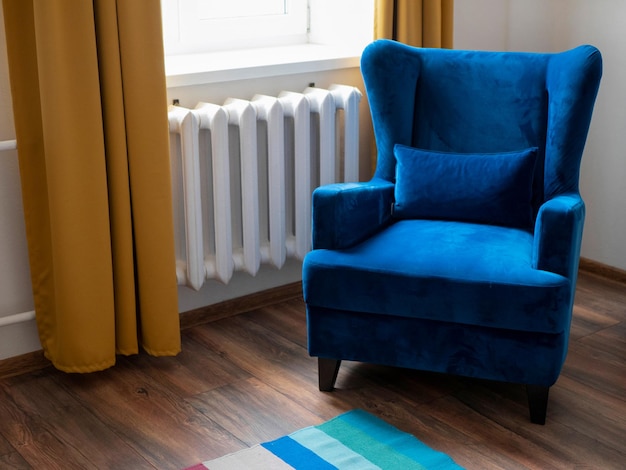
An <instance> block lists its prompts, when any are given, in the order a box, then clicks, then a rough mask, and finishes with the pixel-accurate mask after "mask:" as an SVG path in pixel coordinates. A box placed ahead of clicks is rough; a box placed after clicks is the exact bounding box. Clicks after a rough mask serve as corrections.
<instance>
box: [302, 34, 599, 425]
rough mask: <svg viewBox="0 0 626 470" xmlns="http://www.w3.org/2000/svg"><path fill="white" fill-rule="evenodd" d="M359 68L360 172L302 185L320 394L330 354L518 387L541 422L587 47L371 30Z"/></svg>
mask: <svg viewBox="0 0 626 470" xmlns="http://www.w3.org/2000/svg"><path fill="white" fill-rule="evenodd" d="M361 65H362V74H363V77H364V81H365V87H366V91H367V96H368V99H369V103H370V109H371V114H372V120H373V125H374V133H375V137H376V143H377V149H378V159H377V168H376V172H375V175H374V177H373V178H372V179H371V180H370V181H369V182H363V183H353V184H335V185H328V186H323V187H320V188H318V189H317V190H316V191H315V192H314V195H313V250H312V251H311V252H310V253H309V254H308V255H307V256H306V258H305V260H304V264H303V293H304V299H305V303H306V310H307V329H308V348H309V354H310V355H312V356H316V357H318V367H319V388H320V390H325V391H330V390H332V389H333V388H334V384H335V381H336V377H337V373H338V370H339V366H340V364H341V360H351V361H359V362H368V363H377V364H383V365H392V366H399V367H406V368H413V369H419V370H427V371H435V372H441V373H448V374H456V375H461V376H467V377H476V378H481V379H488V380H497V381H505V382H511V383H519V384H524V385H526V390H527V395H528V402H529V410H530V419H531V421H532V422H534V423H540V424H543V423H545V417H546V408H547V401H548V392H549V388H550V386H552V385H553V384H554V383H555V382H556V380H557V378H558V376H559V374H560V371H561V367H562V365H563V362H564V361H565V356H566V353H567V347H568V338H569V329H570V321H571V318H572V308H573V302H574V292H575V287H576V277H577V270H578V261H579V255H580V245H581V238H582V231H583V221H584V216H585V205H584V203H583V200H582V199H581V196H580V194H579V189H578V182H579V170H580V160H581V156H582V153H583V148H584V144H585V140H586V136H587V131H588V128H589V123H590V120H591V115H592V109H593V105H594V102H595V98H596V95H597V92H598V87H599V83H600V77H601V74H602V59H601V55H600V53H599V51H598V50H597V49H596V48H594V47H592V46H581V47H578V48H576V49H573V50H570V51H566V52H562V53H556V54H538V53H513V52H475V51H457V50H441V49H420V48H413V47H409V46H406V45H403V44H400V43H397V42H393V41H388V40H379V41H375V42H374V43H372V44H371V45H370V46H368V47H367V48H366V50H365V52H364V54H363V57H362V63H361Z"/></svg>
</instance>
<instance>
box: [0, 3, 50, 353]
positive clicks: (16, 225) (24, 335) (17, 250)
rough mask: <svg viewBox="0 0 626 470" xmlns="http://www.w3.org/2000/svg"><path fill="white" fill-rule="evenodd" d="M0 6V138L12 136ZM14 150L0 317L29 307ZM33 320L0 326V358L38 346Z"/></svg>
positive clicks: (1, 238)
mask: <svg viewBox="0 0 626 470" xmlns="http://www.w3.org/2000/svg"><path fill="white" fill-rule="evenodd" d="M12 113H13V112H12V106H11V91H10V87H9V77H8V70H7V59H6V48H5V36H4V19H3V17H2V8H1V7H0V141H1V140H7V139H10V140H12V139H15V131H14V129H13V114H12ZM20 191H21V189H20V179H19V167H18V164H17V152H15V151H14V150H11V151H5V152H0V319H2V318H5V317H7V316H9V315H14V314H16V313H22V312H28V311H32V310H33V296H32V293H31V289H30V272H29V269H28V252H27V249H26V235H25V232H24V217H23V211H22V200H21V195H20ZM40 347H41V346H40V345H39V340H38V339H37V334H36V327H35V322H34V321H29V322H27V323H19V324H13V325H10V326H5V327H1V328H0V359H2V358H4V357H10V356H13V355H16V354H21V353H24V352H29V351H35V350H37V349H40Z"/></svg>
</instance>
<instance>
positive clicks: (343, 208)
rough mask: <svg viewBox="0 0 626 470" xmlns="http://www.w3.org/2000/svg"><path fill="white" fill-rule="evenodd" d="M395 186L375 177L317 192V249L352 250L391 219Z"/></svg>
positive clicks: (315, 226) (314, 240)
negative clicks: (352, 247) (367, 180)
mask: <svg viewBox="0 0 626 470" xmlns="http://www.w3.org/2000/svg"><path fill="white" fill-rule="evenodd" d="M393 190H394V185H393V183H390V182H389V181H386V180H382V179H377V178H374V179H372V180H371V181H369V182H366V183H339V184H330V185H325V186H321V187H319V188H317V189H316V190H315V191H314V192H313V248H314V249H319V248H326V249H341V248H348V247H350V246H353V245H355V244H357V243H359V242H360V241H362V240H365V239H366V238H367V237H369V236H370V235H372V234H374V233H375V232H377V231H378V230H379V229H380V228H382V227H383V226H385V225H386V224H388V223H389V221H390V220H391V204H392V202H393Z"/></svg>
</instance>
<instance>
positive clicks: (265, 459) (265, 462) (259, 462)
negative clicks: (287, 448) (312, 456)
mask: <svg viewBox="0 0 626 470" xmlns="http://www.w3.org/2000/svg"><path fill="white" fill-rule="evenodd" d="M203 465H204V467H205V468H208V469H209V470H234V469H238V468H241V469H243V468H271V469H273V470H294V468H293V467H291V466H290V465H288V464H287V463H285V462H284V461H283V460H281V459H280V458H279V457H277V456H276V455H274V454H273V453H272V452H270V451H269V450H267V449H265V448H263V447H261V446H260V445H255V446H254V447H250V448H249V449H244V450H241V451H239V452H235V453H233V454H228V455H225V456H224V457H220V458H217V459H215V460H209V461H207V462H203Z"/></svg>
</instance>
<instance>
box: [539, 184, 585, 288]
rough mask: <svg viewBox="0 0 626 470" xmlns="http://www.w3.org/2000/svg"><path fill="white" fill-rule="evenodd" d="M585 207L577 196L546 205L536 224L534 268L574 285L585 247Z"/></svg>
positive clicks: (552, 201) (551, 201)
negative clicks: (553, 274)
mask: <svg viewBox="0 0 626 470" xmlns="http://www.w3.org/2000/svg"><path fill="white" fill-rule="evenodd" d="M584 220H585V203H584V202H583V200H582V198H581V197H580V195H579V194H577V193H568V194H561V195H559V196H556V197H554V198H552V199H550V200H549V201H546V202H545V203H544V204H543V205H542V206H541V207H540V208H539V213H538V214H537V220H536V222H535V240H534V246H533V267H534V268H535V269H541V270H544V271H550V272H553V273H556V274H560V275H562V276H566V277H567V278H568V279H570V280H572V281H575V280H576V275H577V271H578V261H579V257H580V246H581V243H582V233H583V224H584Z"/></svg>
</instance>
